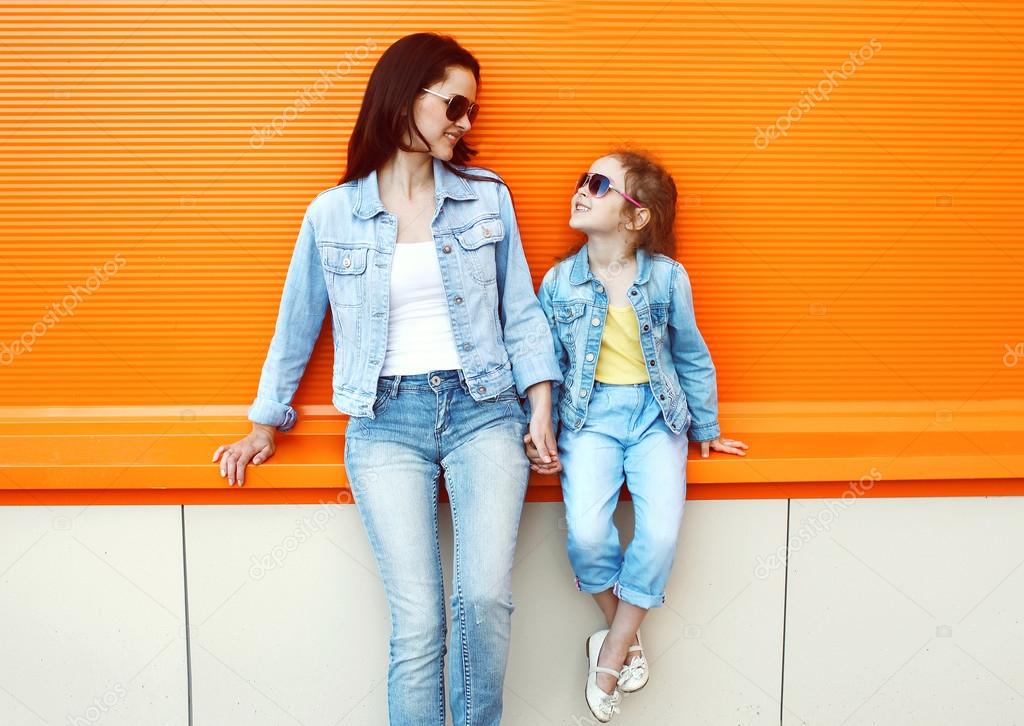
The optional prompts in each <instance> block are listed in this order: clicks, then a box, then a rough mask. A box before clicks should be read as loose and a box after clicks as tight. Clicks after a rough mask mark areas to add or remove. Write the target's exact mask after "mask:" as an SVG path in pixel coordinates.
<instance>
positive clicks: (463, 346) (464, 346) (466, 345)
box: [462, 343, 473, 350]
mask: <svg viewBox="0 0 1024 726" xmlns="http://www.w3.org/2000/svg"><path fill="white" fill-rule="evenodd" d="M472 347H473V346H472V345H470V344H469V343H463V344H462V349H463V350H469V349H470V348H472Z"/></svg>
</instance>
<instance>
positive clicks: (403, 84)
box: [338, 33, 499, 184]
mask: <svg viewBox="0 0 1024 726" xmlns="http://www.w3.org/2000/svg"><path fill="white" fill-rule="evenodd" d="M452 67H460V68H465V69H466V70H468V71H469V72H470V73H472V74H473V77H474V78H476V81H477V85H478V87H479V83H480V64H479V63H478V62H477V60H476V58H474V57H473V54H472V53H470V52H469V51H468V50H466V49H465V48H463V47H462V46H461V45H459V44H458V43H457V42H456V41H455V39H454V38H451V37H449V36H446V35H439V34H437V33H413V34H412V35H406V36H405V37H403V38H399V39H398V40H397V41H395V42H394V43H392V44H391V46H390V47H389V48H388V49H387V50H386V51H384V53H383V54H382V55H381V57H380V59H379V60H378V61H377V64H376V65H375V66H374V68H373V72H372V73H371V74H370V80H369V82H368V83H367V84H366V93H365V94H364V95H363V103H362V106H360V108H359V116H358V117H357V118H356V125H355V128H354V129H353V130H352V136H351V137H349V140H348V161H347V163H346V166H345V174H344V176H342V177H341V180H340V181H339V182H338V183H339V184H344V183H345V182H347V181H351V180H353V179H360V178H362V177H364V176H366V175H368V174H369V173H370V172H371V171H373V170H375V169H380V167H381V166H383V165H384V162H386V161H387V160H388V159H390V158H391V156H392V155H393V154H394V153H395V151H396V150H398V149H402V150H403V151H414V149H413V148H412V147H410V146H408V145H406V144H405V143H404V142H403V137H404V136H405V134H406V133H407V132H410V131H411V132H412V133H414V134H416V135H417V136H419V138H420V139H422V140H423V143H424V144H426V145H427V147H428V148H429V146H430V143H429V142H428V141H427V140H426V138H424V136H423V134H422V133H421V132H420V130H419V129H418V128H417V127H416V124H415V122H414V121H413V103H414V101H415V100H416V97H417V96H418V95H419V94H420V93H421V92H422V89H423V88H425V87H429V86H431V85H433V84H435V83H437V82H438V81H441V80H443V79H444V77H445V74H446V73H447V72H448V69H449V68H452ZM476 154H477V150H476V149H474V148H473V147H471V146H469V145H468V144H467V143H466V139H465V137H463V138H462V139H460V140H459V143H458V144H456V146H455V149H454V152H453V153H452V159H451V161H450V162H448V161H445V162H442V163H443V164H444V165H445V167H446V168H447V169H448V170H449V171H451V172H452V173H453V174H456V175H458V176H461V177H462V178H464V179H473V180H477V181H499V180H498V179H496V178H492V177H487V176H476V175H473V174H467V173H466V172H464V171H462V170H461V169H457V168H456V166H466V165H467V163H468V162H469V160H470V159H471V158H472V157H474V156H476ZM495 176H497V175H495Z"/></svg>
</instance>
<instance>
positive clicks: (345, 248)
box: [320, 242, 369, 307]
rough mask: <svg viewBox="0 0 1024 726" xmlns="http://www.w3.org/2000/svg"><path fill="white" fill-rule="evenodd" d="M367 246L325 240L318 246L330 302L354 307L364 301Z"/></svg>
mask: <svg viewBox="0 0 1024 726" xmlns="http://www.w3.org/2000/svg"><path fill="white" fill-rule="evenodd" d="M368 251H369V247H366V246H356V245H342V244H337V243H333V242H325V243H323V245H322V246H321V247H320V254H321V260H322V261H323V264H324V270H325V271H326V273H327V283H328V290H329V292H330V298H331V302H332V303H333V304H335V305H342V306H345V307H355V306H357V305H362V304H363V303H365V301H366V274H365V273H366V255H367V252H368Z"/></svg>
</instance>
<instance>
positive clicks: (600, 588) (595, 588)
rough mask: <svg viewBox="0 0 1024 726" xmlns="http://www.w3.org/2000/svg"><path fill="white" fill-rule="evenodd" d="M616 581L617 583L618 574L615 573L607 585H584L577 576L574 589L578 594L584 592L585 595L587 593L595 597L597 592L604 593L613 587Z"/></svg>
mask: <svg viewBox="0 0 1024 726" xmlns="http://www.w3.org/2000/svg"><path fill="white" fill-rule="evenodd" d="M618 581H619V573H618V572H616V573H615V576H614V577H612V579H611V580H609V581H608V582H607V583H605V584H604V585H598V586H592V585H584V584H583V582H582V581H581V580H580V577H579V575H577V576H576V589H577V590H579V591H580V592H586V593H589V594H591V595H596V594H597V593H599V592H604V591H605V590H608V589H610V588H613V587H615V585H616V584H617V583H618Z"/></svg>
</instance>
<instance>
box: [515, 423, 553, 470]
mask: <svg viewBox="0 0 1024 726" xmlns="http://www.w3.org/2000/svg"><path fill="white" fill-rule="evenodd" d="M535 421H536V419H534V421H531V422H530V433H528V434H526V436H524V437H523V446H524V447H525V448H526V458H527V459H529V460H530V469H531V470H533V471H535V472H537V473H538V474H557V473H558V472H560V471H561V470H562V462H560V461H559V460H558V443H557V442H556V440H555V434H554V431H553V430H552V428H551V419H548V420H547V430H546V431H545V432H544V433H542V434H540V435H539V436H538V438H537V439H536V440H538V441H541V442H542V444H541V446H540V447H538V446H537V445H536V444H534V443H533V442H534V441H535V439H534V437H533V431H534V428H533V424H534V422H535ZM543 426H544V422H540V423H539V424H538V428H541V427H543Z"/></svg>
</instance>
